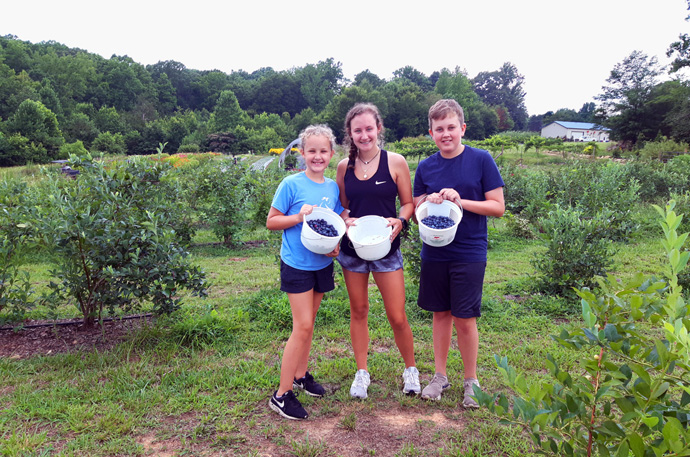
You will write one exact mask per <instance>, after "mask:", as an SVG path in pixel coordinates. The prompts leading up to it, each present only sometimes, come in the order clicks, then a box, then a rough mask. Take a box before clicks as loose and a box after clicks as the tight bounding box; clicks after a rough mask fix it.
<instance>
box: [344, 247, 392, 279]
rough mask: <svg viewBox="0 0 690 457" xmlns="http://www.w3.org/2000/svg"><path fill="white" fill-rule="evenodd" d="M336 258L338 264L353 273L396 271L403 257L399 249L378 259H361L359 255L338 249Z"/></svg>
mask: <svg viewBox="0 0 690 457" xmlns="http://www.w3.org/2000/svg"><path fill="white" fill-rule="evenodd" d="M336 259H338V262H339V263H340V266H342V267H343V268H344V269H346V270H348V271H352V272H353V273H369V272H376V273H387V272H389V271H398V270H400V269H401V268H402V267H403V257H402V253H401V252H400V249H398V250H397V251H395V252H393V253H392V254H389V255H387V256H386V257H384V258H383V259H379V260H362V259H360V258H359V257H353V256H350V255H347V254H345V253H343V251H340V254H338V257H336Z"/></svg>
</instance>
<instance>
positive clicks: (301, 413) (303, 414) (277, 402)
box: [268, 390, 309, 420]
mask: <svg viewBox="0 0 690 457" xmlns="http://www.w3.org/2000/svg"><path fill="white" fill-rule="evenodd" d="M277 393H278V391H277V390H276V391H275V392H273V395H271V399H270V400H269V402H268V405H269V406H270V407H271V409H272V410H273V411H275V412H277V413H278V414H280V415H281V416H283V417H285V418H286V419H292V420H302V419H306V418H307V417H309V414H307V411H305V409H304V408H302V403H300V402H299V400H298V399H297V397H296V396H295V393H294V392H293V391H291V390H288V391H287V392H285V393H284V394H283V396H282V397H277V396H276V394H277Z"/></svg>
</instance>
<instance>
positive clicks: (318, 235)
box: [301, 207, 345, 254]
mask: <svg viewBox="0 0 690 457" xmlns="http://www.w3.org/2000/svg"><path fill="white" fill-rule="evenodd" d="M344 234H345V221H343V218H342V217H340V215H338V214H336V213H335V212H333V210H331V209H328V208H320V207H316V208H314V210H313V211H312V212H311V214H307V215H305V216H304V223H303V224H302V235H301V238H302V244H303V245H304V247H306V248H307V249H309V250H310V251H311V252H313V253H315V254H328V253H329V252H331V251H333V249H335V247H336V246H337V245H338V243H339V242H340V238H342V237H343V235H344Z"/></svg>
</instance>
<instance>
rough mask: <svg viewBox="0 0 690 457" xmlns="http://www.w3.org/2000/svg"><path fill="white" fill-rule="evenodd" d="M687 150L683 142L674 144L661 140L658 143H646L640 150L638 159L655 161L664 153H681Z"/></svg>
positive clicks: (665, 139) (674, 142)
mask: <svg viewBox="0 0 690 457" xmlns="http://www.w3.org/2000/svg"><path fill="white" fill-rule="evenodd" d="M687 150H688V144H687V143H683V142H680V143H678V142H676V141H675V140H669V139H667V138H665V137H664V138H662V139H661V140H659V141H648V142H646V143H645V145H644V146H643V147H642V149H640V157H641V158H643V159H647V160H649V159H657V160H661V159H662V157H663V154H664V153H665V152H683V151H687Z"/></svg>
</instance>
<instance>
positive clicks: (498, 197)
mask: <svg viewBox="0 0 690 457" xmlns="http://www.w3.org/2000/svg"><path fill="white" fill-rule="evenodd" d="M484 198H485V200H484V201H476V200H464V199H460V204H461V205H462V208H463V210H467V211H471V212H473V213H475V214H479V215H480V216H492V217H501V216H503V213H505V210H506V203H505V199H504V198H503V187H497V188H496V189H494V190H490V191H488V192H485V193H484Z"/></svg>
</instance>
